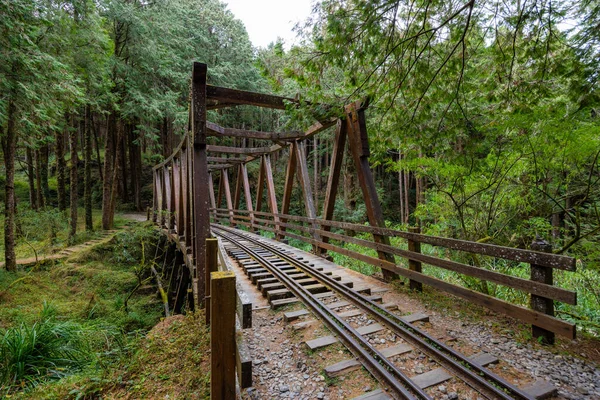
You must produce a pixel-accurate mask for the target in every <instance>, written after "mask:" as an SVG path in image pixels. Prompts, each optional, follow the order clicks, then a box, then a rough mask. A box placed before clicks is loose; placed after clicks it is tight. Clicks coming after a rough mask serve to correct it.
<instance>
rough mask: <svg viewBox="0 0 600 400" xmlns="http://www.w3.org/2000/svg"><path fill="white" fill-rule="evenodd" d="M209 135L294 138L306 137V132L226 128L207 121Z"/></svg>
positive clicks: (277, 138)
mask: <svg viewBox="0 0 600 400" xmlns="http://www.w3.org/2000/svg"><path fill="white" fill-rule="evenodd" d="M206 129H207V131H208V135H209V136H227V137H240V138H250V139H263V140H294V139H299V138H301V137H304V135H305V133H304V132H299V131H295V132H262V131H252V130H248V129H235V128H225V127H222V126H220V125H217V124H215V123H213V122H208V121H207V122H206Z"/></svg>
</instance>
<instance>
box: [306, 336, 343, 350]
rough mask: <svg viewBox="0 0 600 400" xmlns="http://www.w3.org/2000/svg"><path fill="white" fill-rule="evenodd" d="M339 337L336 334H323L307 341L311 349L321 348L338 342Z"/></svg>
mask: <svg viewBox="0 0 600 400" xmlns="http://www.w3.org/2000/svg"><path fill="white" fill-rule="evenodd" d="M337 341H338V339H337V338H336V337H335V336H323V337H320V338H317V339H313V340H308V341H306V342H305V343H306V345H307V346H308V348H309V349H311V350H316V349H320V348H321V347H325V346H329V345H332V344H334V343H337Z"/></svg>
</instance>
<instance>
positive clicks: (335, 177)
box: [321, 119, 347, 256]
mask: <svg viewBox="0 0 600 400" xmlns="http://www.w3.org/2000/svg"><path fill="white" fill-rule="evenodd" d="M346 123H347V122H346V120H344V119H338V122H337V126H336V128H335V141H334V142H333V152H332V158H331V166H330V167H329V178H328V179H327V191H326V192H325V202H324V203H323V219H324V220H328V221H331V220H332V219H333V210H334V209H335V198H336V197H337V191H338V187H339V183H340V174H341V171H342V161H343V160H344V150H345V148H346V137H347V135H346ZM322 229H323V230H325V231H329V230H331V227H330V226H328V225H325V226H323V227H322ZM323 242H325V243H329V238H328V237H327V236H324V237H323ZM326 254H327V250H325V249H321V255H322V256H325V255H326Z"/></svg>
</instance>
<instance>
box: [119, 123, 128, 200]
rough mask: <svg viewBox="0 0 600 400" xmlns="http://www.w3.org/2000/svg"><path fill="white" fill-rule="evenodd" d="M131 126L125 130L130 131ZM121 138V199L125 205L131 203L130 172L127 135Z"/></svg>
mask: <svg viewBox="0 0 600 400" xmlns="http://www.w3.org/2000/svg"><path fill="white" fill-rule="evenodd" d="M129 126H130V124H127V125H126V128H125V129H126V130H129ZM121 136H122V139H121V152H120V154H119V159H120V160H121V195H122V196H121V199H122V200H123V203H129V194H128V190H127V175H128V173H129V171H128V170H127V147H126V145H125V144H126V141H127V135H126V134H124V135H121Z"/></svg>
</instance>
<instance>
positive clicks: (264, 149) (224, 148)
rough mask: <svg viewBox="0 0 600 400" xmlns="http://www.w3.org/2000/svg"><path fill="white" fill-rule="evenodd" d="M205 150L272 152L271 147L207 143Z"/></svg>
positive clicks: (218, 151) (239, 152)
mask: <svg viewBox="0 0 600 400" xmlns="http://www.w3.org/2000/svg"><path fill="white" fill-rule="evenodd" d="M207 150H208V151H209V152H210V153H223V154H246V155H249V154H258V155H261V154H267V153H272V152H273V149H272V148H271V147H228V146H216V145H208V146H207Z"/></svg>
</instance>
